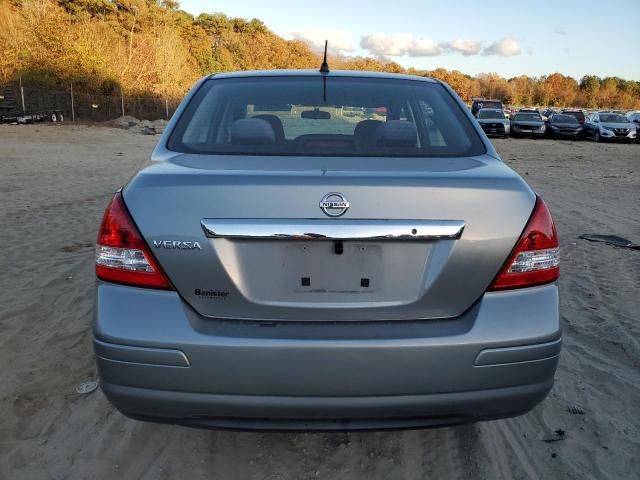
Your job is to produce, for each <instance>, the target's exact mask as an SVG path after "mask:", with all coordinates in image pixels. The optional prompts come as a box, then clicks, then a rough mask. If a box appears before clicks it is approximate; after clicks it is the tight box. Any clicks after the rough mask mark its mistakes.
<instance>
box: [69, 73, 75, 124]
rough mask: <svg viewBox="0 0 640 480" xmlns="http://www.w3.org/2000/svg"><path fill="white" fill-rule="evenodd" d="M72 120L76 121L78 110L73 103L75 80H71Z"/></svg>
mask: <svg viewBox="0 0 640 480" xmlns="http://www.w3.org/2000/svg"><path fill="white" fill-rule="evenodd" d="M70 85H71V120H73V121H74V122H75V121H76V110H75V106H74V104H73V82H71V84H70Z"/></svg>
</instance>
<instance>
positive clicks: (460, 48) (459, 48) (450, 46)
mask: <svg viewBox="0 0 640 480" xmlns="http://www.w3.org/2000/svg"><path fill="white" fill-rule="evenodd" d="M440 47H441V48H442V49H444V50H447V51H449V52H457V53H461V54H462V55H464V56H465V57H468V56H471V55H477V54H479V53H480V50H481V49H482V44H481V43H480V42H477V41H475V40H467V39H464V38H457V39H455V40H454V41H453V42H443V43H441V44H440Z"/></svg>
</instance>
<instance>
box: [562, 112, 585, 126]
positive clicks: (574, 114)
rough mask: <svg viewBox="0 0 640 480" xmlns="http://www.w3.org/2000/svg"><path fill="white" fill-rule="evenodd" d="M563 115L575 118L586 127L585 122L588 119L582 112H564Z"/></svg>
mask: <svg viewBox="0 0 640 480" xmlns="http://www.w3.org/2000/svg"><path fill="white" fill-rule="evenodd" d="M561 113H563V114H565V115H571V116H572V117H574V118H575V119H576V120H577V121H578V123H579V124H580V125H581V126H582V125H584V121H585V119H586V117H585V114H584V112H583V111H582V110H562V112H561Z"/></svg>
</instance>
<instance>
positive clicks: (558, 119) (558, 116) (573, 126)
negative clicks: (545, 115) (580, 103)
mask: <svg viewBox="0 0 640 480" xmlns="http://www.w3.org/2000/svg"><path fill="white" fill-rule="evenodd" d="M546 124H547V128H546V130H545V133H546V134H547V136H549V137H551V138H573V139H576V138H578V137H579V136H580V134H581V133H582V127H581V126H580V123H578V119H577V118H576V117H574V116H573V115H567V114H564V113H554V114H552V115H551V116H549V119H548V120H547V121H546Z"/></svg>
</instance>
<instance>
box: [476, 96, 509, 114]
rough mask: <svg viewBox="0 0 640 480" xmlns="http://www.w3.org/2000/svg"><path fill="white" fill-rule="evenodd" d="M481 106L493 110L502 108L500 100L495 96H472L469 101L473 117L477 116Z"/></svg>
mask: <svg viewBox="0 0 640 480" xmlns="http://www.w3.org/2000/svg"><path fill="white" fill-rule="evenodd" d="M483 108H490V109H493V110H504V105H503V104H502V100H497V99H495V98H474V99H473V101H472V103H471V114H472V115H473V116H474V117H477V116H478V112H479V111H480V110H482V109H483Z"/></svg>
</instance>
